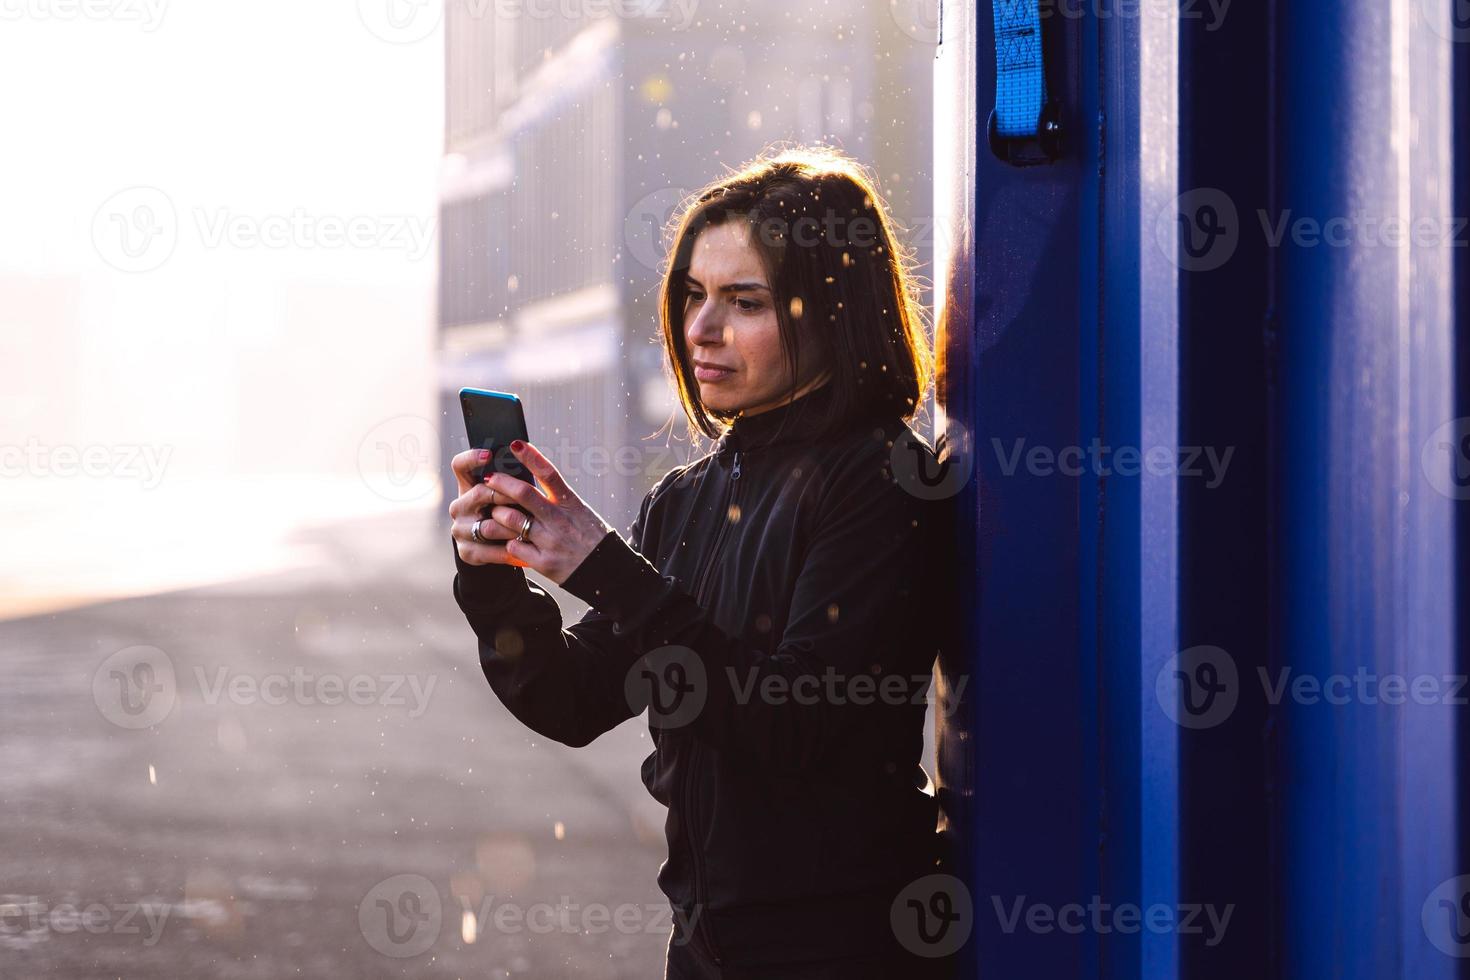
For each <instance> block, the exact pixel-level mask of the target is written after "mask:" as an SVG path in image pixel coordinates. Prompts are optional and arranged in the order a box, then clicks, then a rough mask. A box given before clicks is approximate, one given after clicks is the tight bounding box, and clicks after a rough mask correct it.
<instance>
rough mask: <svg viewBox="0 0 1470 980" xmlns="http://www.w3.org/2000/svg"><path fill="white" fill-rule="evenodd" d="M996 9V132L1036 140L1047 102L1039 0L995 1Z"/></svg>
mask: <svg viewBox="0 0 1470 980" xmlns="http://www.w3.org/2000/svg"><path fill="white" fill-rule="evenodd" d="M992 7H993V9H994V11H995V128H996V132H997V133H998V134H999V135H1001V136H1003V137H1007V138H1013V137H1032V136H1035V135H1036V124H1037V120H1039V119H1040V118H1041V107H1042V106H1043V105H1044V104H1045V103H1046V78H1045V77H1044V76H1043V75H1042V72H1041V14H1040V12H1039V11H1038V9H1037V0H993V4H992Z"/></svg>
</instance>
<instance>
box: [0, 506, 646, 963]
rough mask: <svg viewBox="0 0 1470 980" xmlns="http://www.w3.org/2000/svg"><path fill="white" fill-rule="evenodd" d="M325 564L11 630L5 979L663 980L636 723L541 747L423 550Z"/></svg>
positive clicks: (440, 553) (437, 556) (443, 564)
mask: <svg viewBox="0 0 1470 980" xmlns="http://www.w3.org/2000/svg"><path fill="white" fill-rule="evenodd" d="M312 544H313V545H314V546H315V547H316V548H317V549H318V551H320V552H321V553H323V554H327V555H329V556H331V558H330V560H328V561H326V562H324V563H323V565H322V567H320V568H316V569H309V570H306V571H305V572H298V573H294V574H291V575H284V576H279V577H275V578H262V579H258V580H251V581H247V582H243V583H235V584H231V585H229V586H222V587H221V586H216V587H212V588H208V589H200V590H195V591H189V592H181V593H174V594H169V595H161V596H152V597H145V598H136V599H128V600H123V601H117V602H110V603H105V604H101V605H93V606H89V607H85V608H80V609H74V610H70V611H67V612H62V613H57V614H55V615H46V616H35V617H31V618H25V619H15V620H11V621H8V622H0V657H3V660H0V663H3V665H4V681H3V683H0V758H3V760H4V765H3V768H0V800H3V812H4V815H5V819H4V820H3V821H0V855H4V857H3V865H0V868H3V870H0V977H4V978H11V977H25V978H29V977H187V978H203V977H227V978H233V977H260V978H271V980H276V978H282V977H331V978H334V980H337V978H344V977H362V978H371V977H390V976H392V977H410V976H411V977H470V976H474V977H508V976H524V977H536V978H552V980H554V978H559V977H571V976H580V977H611V978H622V977H626V978H639V980H646V978H650V977H658V976H660V975H661V964H662V958H663V949H664V944H665V942H666V939H667V934H668V930H667V927H668V922H667V909H666V907H665V906H662V905H661V898H662V896H661V895H660V893H659V892H658V890H657V887H656V885H655V883H654V875H655V873H656V870H657V867H658V863H659V861H660V860H661V859H662V854H663V840H662V831H661V827H662V819H663V817H662V810H661V808H659V807H658V805H657V804H656V803H654V802H653V801H652V800H651V799H649V798H648V797H647V794H646V793H645V792H644V790H643V787H642V785H641V784H640V783H639V780H638V763H639V761H640V760H641V758H642V757H643V755H645V754H646V752H647V751H648V750H647V745H648V740H647V735H646V731H645V730H643V728H642V722H641V720H635V721H633V722H630V723H629V724H627V725H624V726H623V727H622V728H620V729H618V730H617V731H615V732H612V733H609V734H608V735H606V736H604V737H603V738H602V739H600V740H598V742H597V743H595V744H594V745H593V746H590V747H588V748H586V749H581V750H572V749H568V748H565V747H563V746H559V745H556V744H553V743H547V742H545V741H544V740H541V739H538V738H536V737H534V736H532V735H531V734H530V733H528V732H527V731H526V730H525V729H523V728H521V727H520V725H519V724H518V723H517V722H515V721H514V719H512V718H511V717H510V716H509V714H508V713H507V712H506V711H505V709H504V708H503V707H502V706H501V705H500V704H499V702H498V701H497V700H496V699H495V697H494V694H493V693H492V692H491V691H490V689H489V687H488V685H487V684H486V683H485V681H484V679H483V677H482V676H481V674H480V672H479V666H478V663H477V660H476V652H475V645H474V638H473V635H472V634H471V632H470V630H469V627H468V626H467V625H466V624H465V622H464V620H463V618H462V617H461V616H460V614H459V611H458V609H457V608H456V607H455V605H454V602H453V598H452V596H451V595H450V594H449V583H450V580H451V577H452V574H453V570H452V569H453V566H452V562H451V560H450V555H449V550H448V549H449V545H448V543H447V540H445V539H443V538H442V537H440V536H438V535H437V533H435V532H434V531H433V530H432V529H429V528H426V527H423V526H421V524H419V523H416V522H414V521H412V520H409V521H407V522H404V519H398V522H397V523H384V524H382V525H379V526H373V527H366V526H364V527H359V528H357V529H356V531H355V533H354V534H353V535H352V537H351V538H350V539H345V540H341V539H331V538H325V537H323V538H322V539H320V540H317V541H314V542H312ZM561 598H562V608H563V610H564V612H565V614H566V616H567V621H568V622H570V621H571V620H572V618H574V617H575V616H577V615H580V612H581V609H580V606H579V605H578V604H577V603H576V601H575V600H572V599H570V598H567V597H565V596H563V597H561ZM136 647H144V648H152V649H142V650H138V649H134V648H136ZM170 671H172V679H171V680H170V676H169V672H170ZM336 684H340V685H342V686H341V688H340V689H339V688H338V687H335V686H334V685H336ZM354 685H355V686H354ZM281 702H283V703H281ZM328 702H332V703H328ZM165 712H166V714H165ZM150 722H152V724H150ZM467 913H468V914H467Z"/></svg>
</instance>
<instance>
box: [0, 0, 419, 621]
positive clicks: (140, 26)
mask: <svg viewBox="0 0 1470 980" xmlns="http://www.w3.org/2000/svg"><path fill="white" fill-rule="evenodd" d="M386 2H387V0H384V3H386ZM394 2H401V0H394ZM410 9H411V8H410ZM389 12H390V10H389V8H387V7H380V6H378V5H377V4H376V0H364V2H363V3H361V4H356V3H352V2H346V3H336V4H309V3H307V4H303V3H287V2H283V0H264V2H257V3H252V4H248V5H240V4H221V3H199V2H197V0H196V2H194V3H178V4H174V3H168V2H144V0H137V2H132V0H99V2H86V3H83V2H79V0H0V88H3V91H5V92H6V97H5V98H4V99H3V100H0V131H3V132H4V133H5V144H6V146H5V152H4V154H3V156H0V176H3V179H0V214H3V215H4V216H5V220H4V222H3V224H0V365H3V367H0V371H3V372H4V378H3V385H4V389H5V391H6V396H5V411H4V412H3V414H0V471H3V472H0V488H3V490H4V492H5V494H6V497H7V503H8V505H9V506H8V507H7V508H5V510H4V512H3V516H0V534H5V535H6V536H7V538H8V542H9V544H10V547H9V548H7V556H6V557H5V558H0V583H5V584H6V585H8V586H12V587H15V588H19V587H20V586H19V584H18V583H19V582H20V581H21V580H23V581H24V583H25V586H24V588H25V590H28V591H30V592H45V591H46V590H47V589H48V588H63V587H66V588H69V587H70V586H67V585H65V581H64V580H66V579H68V577H71V578H74V572H72V573H68V572H66V571H65V570H64V568H63V564H64V562H65V560H66V559H67V557H68V556H66V555H65V554H63V553H62V552H61V551H60V550H59V549H58V542H59V541H61V540H63V539H64V536H65V535H67V534H71V535H74V534H75V533H76V529H77V527H78V521H79V520H84V519H87V518H89V517H91V516H92V515H100V514H105V515H107V519H106V521H105V522H104V523H105V526H102V527H94V530H93V532H92V533H94V534H96V535H98V537H96V538H93V539H92V540H91V542H90V544H91V547H92V549H93V550H95V552H96V554H97V555H98V556H99V558H98V561H97V563H95V564H94V565H93V566H92V568H91V571H90V573H89V574H92V575H93V576H95V577H97V578H98V579H99V580H100V582H101V583H102V584H101V585H97V586H95V587H97V588H102V589H104V590H105V589H106V588H107V587H108V586H107V584H106V583H108V582H112V583H113V584H114V585H115V586H116V587H117V588H119V589H121V590H124V591H125V590H127V589H129V588H131V587H132V585H131V584H130V583H133V582H135V581H136V580H138V579H139V578H140V577H141V578H146V577H147V576H148V574H149V572H148V571H147V569H148V567H154V568H155V572H156V573H157V574H162V570H163V569H167V570H168V572H167V574H168V575H170V576H173V577H177V578H182V579H183V580H188V579H189V578H190V577H191V576H196V577H200V578H212V577H218V576H219V575H224V574H230V573H235V572H239V571H244V570H249V569H252V568H254V567H256V565H257V564H260V563H265V564H270V563H272V562H275V561H277V560H278V558H279V555H278V554H275V552H273V551H272V545H271V541H272V540H274V538H275V537H277V536H279V535H284V534H286V533H288V532H289V530H290V529H291V528H293V527H295V526H299V525H303V524H311V523H317V522H320V521H322V520H324V519H325V520H330V519H332V518H333V516H334V515H336V514H350V513H356V512H366V511H372V510H374V509H375V508H385V507H392V506H400V505H404V504H407V505H411V506H427V505H428V504H429V503H431V502H432V503H437V499H435V500H432V501H431V500H430V499H429V498H428V496H427V493H428V492H429V491H427V490H426V491H425V493H424V494H420V495H418V496H417V497H415V496H414V495H412V494H404V493H401V492H396V491H397V489H398V488H395V487H392V486H388V487H386V490H387V492H386V493H384V492H381V491H382V490H383V489H384V488H383V487H374V486H373V485H372V483H373V480H372V479H366V480H365V479H363V478H362V477H361V475H360V474H359V473H358V461H359V456H360V453H369V454H370V453H371V452H372V451H373V446H374V445H377V444H381V443H383V442H385V441H388V442H394V441H396V440H397V439H398V438H399V437H400V436H402V435H403V430H405V427H407V429H408V430H412V431H409V435H415V434H416V433H417V432H418V431H421V430H422V429H424V428H426V427H428V425H429V423H428V421H427V420H428V419H430V418H431V417H432V415H433V413H434V411H435V408H434V405H433V386H434V375H433V363H434V362H433V315H434V307H433V288H434V282H435V262H436V253H435V241H434V234H435V229H434V216H435V201H436V183H437V176H438V172H439V166H440V154H441V148H442V132H443V76H442V71H443V51H442V48H443V38H442V33H441V29H440V24H441V21H442V18H441V17H440V16H439V12H438V10H437V9H435V8H434V7H432V6H427V7H423V8H422V10H421V11H420V12H419V14H418V17H417V19H416V20H415V21H414V25H415V29H414V30H412V31H409V32H406V33H405V32H404V31H402V30H394V29H393V25H394V24H395V23H402V22H400V21H393V20H390V19H388V17H387V14H388V13H389ZM400 13H401V11H400ZM348 392H350V393H351V394H350V395H348V394H343V393H348ZM405 417H407V419H408V421H406V422H405V421H397V422H395V421H394V420H395V419H398V420H402V419H403V418H405ZM414 419H418V420H419V422H417V423H416V422H414V421H413V420H414ZM385 424H386V425H387V426H388V428H389V432H388V437H387V438H386V440H385V438H384V437H383V436H382V433H381V432H379V431H378V430H379V428H380V427H381V426H383V425H385ZM395 427H396V428H395ZM427 448H429V449H432V447H427ZM58 450H60V454H59V455H58V452H57V451H58ZM72 455H75V456H76V457H77V458H78V459H79V460H84V461H86V462H85V464H83V463H81V462H72V463H69V462H68V461H69V460H70V459H71V458H72ZM129 459H130V460H131V462H127V461H125V460H129ZM150 459H151V460H153V462H152V463H148V462H146V461H147V460H150ZM420 475H421V476H429V474H427V473H425V474H420ZM333 481H336V482H333ZM430 482H431V481H430ZM267 484H268V485H267ZM424 485H425V486H426V487H427V486H429V482H426V483H425V484H424ZM201 487H203V488H207V493H208V494H209V495H210V496H215V495H218V496H215V503H214V504H213V505H207V504H205V503H204V502H203V500H204V496H205V495H204V493H202V492H201ZM232 495H234V496H238V497H239V498H240V501H241V506H240V507H238V508H235V509H236V510H237V511H239V512H244V513H247V514H249V515H252V516H251V517H250V518H247V519H251V520H253V521H254V524H252V526H255V524H258V525H259V533H258V534H257V535H256V537H257V540H254V541H250V542H248V543H247V542H241V543H239V544H238V545H237V546H233V548H232V552H231V554H230V555H227V556H218V555H217V556H215V557H213V558H209V559H205V558H204V557H202V556H201V554H196V553H195V552H201V553H202V551H203V550H204V549H199V548H198V547H197V545H196V546H195V548H194V549H193V550H192V551H190V550H189V548H190V546H189V543H188V542H189V535H193V536H194V540H195V541H196V542H197V540H198V535H199V533H200V528H199V527H198V526H197V525H199V524H201V523H205V522H209V521H210V520H211V518H210V515H211V514H212V513H218V512H219V511H221V510H228V509H229V508H228V507H224V506H222V502H223V501H225V500H228V499H230V498H231V497H232ZM395 497H396V498H400V499H394V498H395ZM405 497H406V499H402V498H405ZM246 505H249V506H246ZM181 526H188V531H187V533H183V532H181V531H180V527H181ZM176 533H177V534H178V537H177V540H174V538H172V537H171V535H174V534H176ZM170 542H173V544H170ZM175 545H176V546H177V548H179V549H183V552H181V553H178V554H175V553H171V552H170V548H171V547H174V546H175ZM252 550H253V551H256V552H259V554H257V555H256V556H255V557H253V558H252V557H249V556H248V554H247V553H249V552H251V551H252ZM185 552H186V553H185ZM140 556H146V557H147V560H146V561H145V560H143V558H142V557H140ZM70 559H71V561H72V567H73V569H74V568H75V567H76V566H75V555H72V556H70ZM114 559H115V562H114ZM48 562H50V563H53V564H54V565H55V568H54V569H53V571H54V576H51V577H48V573H47V572H46V567H47V563H48ZM110 563H115V566H116V567H109V564H110ZM52 578H55V580H56V581H54V582H52ZM48 582H51V583H52V584H50V585H48V584H47V583H48ZM88 587H89V588H90V587H93V586H88ZM140 587H141V586H140Z"/></svg>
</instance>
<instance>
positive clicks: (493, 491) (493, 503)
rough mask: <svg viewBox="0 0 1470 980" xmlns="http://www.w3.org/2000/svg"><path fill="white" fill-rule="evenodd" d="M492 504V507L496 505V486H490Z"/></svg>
mask: <svg viewBox="0 0 1470 980" xmlns="http://www.w3.org/2000/svg"><path fill="white" fill-rule="evenodd" d="M490 506H491V507H494V506H495V488H494V487H491V488H490Z"/></svg>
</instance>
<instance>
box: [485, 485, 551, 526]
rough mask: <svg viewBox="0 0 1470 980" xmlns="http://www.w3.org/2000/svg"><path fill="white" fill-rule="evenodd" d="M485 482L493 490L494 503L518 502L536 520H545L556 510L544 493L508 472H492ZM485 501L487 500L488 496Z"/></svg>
mask: <svg viewBox="0 0 1470 980" xmlns="http://www.w3.org/2000/svg"><path fill="white" fill-rule="evenodd" d="M486 484H487V485H488V486H489V487H490V488H491V489H493V490H494V491H495V502H496V503H516V504H520V505H521V506H522V507H524V508H526V510H528V511H530V513H531V516H532V517H534V518H536V520H538V521H541V520H545V519H546V518H547V517H548V516H549V515H550V514H551V513H552V512H553V511H555V510H556V504H553V503H552V502H551V501H550V500H547V499H546V495H545V494H543V493H542V492H541V491H540V490H539V489H537V488H536V487H533V486H531V484H529V483H527V482H526V481H525V480H522V479H520V478H518V477H514V476H511V475H510V474H508V473H494V474H492V475H491V476H490V477H489V479H488V480H487V481H486ZM506 497H509V498H510V500H509V501H507V500H506V499H505V498H506ZM486 502H487V503H488V502H489V500H488V498H487V500H486Z"/></svg>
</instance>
